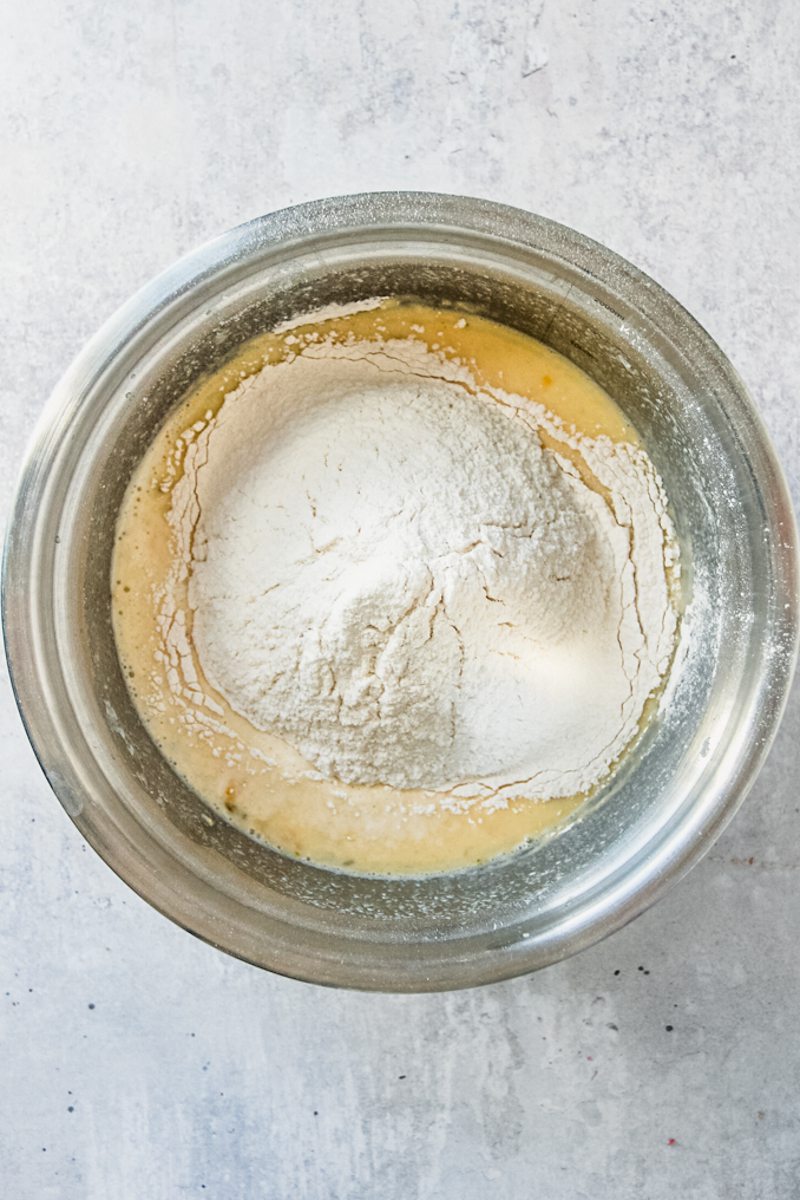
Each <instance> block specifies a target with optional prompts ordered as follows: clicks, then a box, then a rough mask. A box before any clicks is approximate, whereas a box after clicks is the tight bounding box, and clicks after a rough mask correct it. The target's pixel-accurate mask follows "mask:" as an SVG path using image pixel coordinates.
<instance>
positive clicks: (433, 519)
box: [167, 341, 676, 805]
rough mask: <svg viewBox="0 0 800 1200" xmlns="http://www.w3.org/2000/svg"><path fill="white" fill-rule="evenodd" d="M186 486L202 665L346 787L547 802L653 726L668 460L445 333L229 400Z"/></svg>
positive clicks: (604, 766)
mask: <svg viewBox="0 0 800 1200" xmlns="http://www.w3.org/2000/svg"><path fill="white" fill-rule="evenodd" d="M537 429H540V430H543V431H546V432H548V433H550V434H551V435H555V436H557V437H558V438H559V439H560V440H561V441H562V442H563V443H564V444H565V445H566V446H567V448H568V452H571V458H572V459H573V460H574V459H575V458H576V456H577V455H576V452H577V454H579V456H580V458H581V459H582V460H583V474H584V475H586V476H587V477H588V478H591V479H593V480H594V481H596V484H597V485H599V490H598V491H596V490H593V489H592V488H590V487H589V486H588V485H587V483H585V482H584V480H583V478H582V476H581V474H580V473H579V472H578V470H577V469H576V467H575V465H574V462H573V461H570V459H569V458H567V457H562V456H561V455H556V454H555V453H554V452H553V451H551V450H545V449H543V448H542V445H541V442H540V439H539V436H538V433H537ZM184 472H185V473H184V475H183V477H182V479H181V480H180V482H179V483H178V485H177V486H176V487H175V488H174V491H173V503H172V522H173V526H174V528H175V529H176V532H177V534H178V538H179V545H180V547H181V553H182V556H183V559H184V564H185V569H186V570H187V571H188V572H189V573H190V579H189V603H190V607H191V610H192V613H191V614H190V617H189V621H190V622H191V633H192V637H193V640H194V643H195V647H196V649H197V653H198V656H199V660H200V663H201V664H202V668H203V671H204V673H205V675H206V676H207V678H208V680H209V682H210V683H211V684H212V685H213V686H214V687H215V688H217V689H218V691H219V692H220V693H222V695H223V696H224V697H225V698H226V700H227V701H228V703H229V704H230V706H231V707H232V708H233V709H235V710H236V711H237V712H238V713H240V714H241V715H243V716H245V717H246V718H247V719H248V720H249V721H250V722H251V723H252V724H253V725H254V726H256V727H257V728H259V729H262V730H269V731H271V732H273V733H275V734H278V735H279V736H280V737H281V738H283V739H284V740H285V741H287V742H288V743H290V744H291V745H292V746H293V747H294V748H295V749H296V750H297V751H299V752H300V754H302V755H303V757H304V758H305V759H306V760H307V761H308V763H309V764H312V765H313V767H314V768H316V769H317V770H318V771H319V772H321V773H322V774H323V775H325V776H327V777H330V778H333V779H338V780H341V781H344V782H346V783H351V784H359V783H364V784H367V783H368V784H372V783H385V784H389V785H392V786H394V787H398V788H424V789H428V790H432V791H439V792H442V793H445V792H446V793H449V795H448V796H445V795H442V796H441V797H440V799H439V801H438V802H439V803H442V804H453V805H458V804H463V803H464V801H465V799H468V798H470V797H477V796H480V797H483V798H484V802H485V803H486V802H489V803H496V804H498V805H502V804H505V803H506V800H507V798H508V797H510V796H528V797H532V798H540V799H547V798H552V797H555V796H569V795H573V794H576V793H580V792H584V791H586V790H588V789H589V788H590V787H592V785H593V784H595V783H596V782H597V781H598V780H599V779H600V778H601V777H602V776H603V775H604V774H605V772H606V771H607V770H608V768H609V766H610V764H611V763H612V762H613V761H614V759H615V758H616V757H618V755H619V754H620V753H621V752H622V751H623V750H624V748H625V747H626V745H627V744H628V743H629V742H630V740H631V738H632V737H633V736H634V734H635V733H636V730H637V728H638V724H639V721H640V719H641V717H642V713H643V709H644V705H645V703H646V700H647V698H648V696H649V695H650V693H651V692H652V691H653V689H654V688H656V687H657V686H658V684H659V683H660V681H661V678H662V675H663V674H664V672H665V671H666V669H667V666H668V663H669V658H670V654H671V651H672V648H673V643H674V637H675V623H676V622H675V615H674V612H673V608H672V605H671V603H670V597H669V589H668V583H667V575H666V570H665V566H666V565H667V564H668V563H669V562H670V556H671V555H672V553H673V550H672V546H673V543H672V539H671V534H670V529H669V524H668V521H667V517H666V514H665V500H664V496H663V492H662V490H661V486H660V483H659V481H658V479H657V477H656V475H655V473H654V471H653V468H652V464H651V463H650V461H649V459H648V458H647V456H646V455H645V454H644V453H643V452H641V451H639V450H635V449H633V448H632V447H630V446H624V445H622V446H620V445H616V444H613V443H611V442H610V441H608V440H606V439H597V440H596V441H590V440H588V439H581V438H576V437H571V438H567V435H566V433H565V432H564V431H563V430H562V429H561V428H560V426H559V425H558V423H557V422H556V421H555V420H554V418H552V417H551V416H550V415H549V414H547V413H546V412H545V410H543V409H540V408H538V407H537V406H535V405H533V404H531V403H530V402H529V401H526V400H523V399H521V398H519V397H512V396H507V395H505V394H503V393H491V394H490V393H489V392H487V391H486V390H484V391H481V390H480V389H478V387H477V385H476V384H475V383H474V380H472V379H471V377H470V376H469V374H468V373H467V372H466V370H465V369H463V368H461V367H459V366H457V365H454V364H453V363H452V362H447V361H446V360H445V359H443V358H440V357H439V356H438V355H435V354H432V353H430V352H428V351H427V350H426V349H425V348H424V347H423V346H422V345H421V344H417V343H414V342H408V341H392V342H388V343H386V345H385V347H384V348H383V349H376V346H375V344H374V343H357V344H354V345H348V346H346V347H342V346H332V345H328V344H320V345H317V346H314V347H310V348H308V349H307V350H306V351H305V352H304V353H303V354H302V355H301V356H299V357H297V358H295V359H294V360H293V361H291V362H287V363H283V364H280V365H277V366H271V367H268V368H266V369H265V370H264V371H262V372H261V374H260V375H258V376H256V377H255V378H254V379H250V380H247V381H246V382H245V383H244V384H242V385H241V387H240V388H238V389H237V391H236V392H234V393H232V394H231V395H229V396H228V397H227V398H226V400H225V402H224V404H223V406H222V408H221V409H220V412H219V414H218V415H217V417H216V418H214V419H212V420H210V421H209V422H208V423H207V424H206V425H205V426H204V427H203V428H199V429H198V430H196V437H195V438H194V440H192V441H191V444H190V446H189V450H188V451H187V454H186V457H185V462H184ZM593 486H594V485H593ZM167 603H169V600H167ZM170 619H171V620H172V624H173V628H174V633H175V636H176V637H178V638H179V640H180V641H181V643H182V644H183V645H185V653H184V650H180V655H181V659H182V660H184V661H187V662H188V660H189V654H188V651H189V646H188V641H187V638H186V620H187V619H186V618H184V617H183V616H182V614H180V613H177V614H173V616H172V617H171V618H170ZM172 640H173V641H174V638H173V639H172ZM198 687H199V684H198Z"/></svg>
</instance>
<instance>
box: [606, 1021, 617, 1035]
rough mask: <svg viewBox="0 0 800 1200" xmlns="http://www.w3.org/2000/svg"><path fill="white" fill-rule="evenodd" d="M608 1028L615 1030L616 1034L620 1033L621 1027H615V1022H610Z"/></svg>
mask: <svg viewBox="0 0 800 1200" xmlns="http://www.w3.org/2000/svg"><path fill="white" fill-rule="evenodd" d="M608 1028H609V1029H613V1030H614V1033H619V1025H615V1024H614V1022H613V1021H609V1022H608Z"/></svg>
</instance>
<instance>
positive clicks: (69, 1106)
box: [67, 1104, 75, 1112]
mask: <svg viewBox="0 0 800 1200" xmlns="http://www.w3.org/2000/svg"><path fill="white" fill-rule="evenodd" d="M67 1112H75V1105H74V1104H68V1105H67Z"/></svg>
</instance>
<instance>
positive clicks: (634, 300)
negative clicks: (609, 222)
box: [3, 193, 798, 991]
mask: <svg viewBox="0 0 800 1200" xmlns="http://www.w3.org/2000/svg"><path fill="white" fill-rule="evenodd" d="M387 294H392V295H399V296H416V297H419V298H421V299H423V300H425V301H428V302H432V303H434V304H436V303H449V304H453V303H454V304H457V305H467V306H469V307H472V308H477V309H478V310H479V311H481V312H482V313H484V314H486V315H488V316H490V317H493V318H495V319H496V320H499V321H502V322H506V323H507V324H509V325H511V326H514V327H516V328H518V329H521V330H524V331H525V332H527V333H531V334H533V335H534V336H535V337H537V338H540V339H541V340H542V341H544V342H546V343H547V344H548V345H550V346H553V347H554V348H555V349H556V350H558V351H560V352H561V353H562V354H564V355H566V356H567V358H569V359H571V360H572V361H573V362H575V363H577V365H578V366H580V367H582V368H583V370H584V371H587V372H588V374H589V375H590V376H592V377H593V378H594V379H595V380H597V382H598V383H600V384H601V385H602V386H603V387H605V388H606V389H607V390H608V391H609V392H610V393H611V395H612V396H614V397H615V398H616V399H617V401H618V402H619V403H620V404H621V406H622V407H623V408H624V409H625V410H626V412H627V413H629V414H630V417H631V419H632V420H633V422H634V423H635V425H636V426H637V427H638V429H639V430H640V432H641V433H642V435H643V437H644V439H645V441H646V444H647V447H648V449H649V451H650V454H651V456H652V458H653V459H654V461H655V463H656V466H657V468H658V469H659V471H660V472H661V475H662V477H663V479H664V482H665V485H666V488H667V492H668V494H669V496H670V498H671V501H672V505H673V509H674V517H675V521H676V524H677V528H678V532H679V536H680V538H681V541H682V545H683V551H684V563H685V567H686V568H687V570H686V581H687V585H688V592H689V605H688V609H687V615H686V618H685V621H684V625H683V632H682V637H681V646H680V651H679V655H678V660H677V662H676V665H675V668H674V670H673V674H672V678H671V681H670V684H669V686H668V690H667V695H666V698H665V702H664V704H663V705H662V707H661V711H660V712H659V714H658V716H657V717H656V719H655V720H654V721H653V722H652V724H651V726H650V727H649V728H648V730H647V733H646V735H645V737H644V738H643V739H642V741H641V743H640V745H639V746H638V748H637V750H636V751H635V752H634V754H632V755H631V756H629V757H628V759H627V760H626V761H625V762H624V765H623V767H622V768H621V769H620V770H619V771H618V772H617V774H616V775H615V776H614V778H613V779H612V780H611V781H610V783H609V785H608V786H607V787H605V788H604V789H603V791H602V792H601V794H600V795H599V796H598V797H597V799H596V800H595V802H594V803H592V804H591V805H590V806H588V808H587V810H586V811H585V812H584V813H583V814H582V815H581V817H580V819H578V820H577V821H576V822H575V823H574V824H572V825H571V826H570V827H568V828H566V829H564V830H563V831H561V832H559V833H558V834H557V835H555V836H552V837H550V838H549V839H545V840H542V841H540V842H538V843H535V844H533V845H531V846H530V847H528V848H526V849H525V850H523V851H520V852H518V853H517V854H516V855H512V856H510V857H508V858H506V859H502V860H498V861H495V862H493V863H490V864H489V865H486V866H483V867H480V868H476V869H474V870H470V871H465V872H461V873H453V874H449V875H439V876H435V877H428V878H420V879H414V880H409V879H376V878H363V877H362V878H359V877H354V876H348V875H345V874H341V873H336V872H333V871H329V870H323V869H320V868H318V867H315V866H312V865H310V864H308V863H303V862H296V861H292V860H290V859H288V858H286V857H283V856H282V855H280V854H278V853H275V852H273V851H271V850H269V849H267V848H266V847H264V846H262V845H260V844H257V843H256V842H255V841H253V840H251V839H249V838H247V837H246V836H244V835H243V834H241V833H240V832H238V831H237V830H236V829H234V828H233V827H231V826H229V825H228V824H227V823H225V822H223V821H221V820H213V821H210V819H209V815H208V810H207V809H206V808H205V807H204V805H203V804H202V803H201V802H200V801H199V800H198V799H197V797H196V796H195V795H194V794H193V793H192V792H191V791H190V790H189V789H188V788H187V787H186V786H185V785H184V784H183V782H182V781H181V780H180V779H179V778H178V777H177V776H176V775H175V774H174V772H173V771H172V769H171V768H170V766H169V765H168V763H167V762H166V761H165V759H164V758H163V757H162V755H161V754H160V753H159V752H158V750H157V749H156V748H155V746H154V745H153V743H152V742H151V741H150V738H149V737H148V735H147V733H146V732H145V730H144V728H143V726H142V724H141V722H140V720H139V717H138V716H137V713H136V711H135V709H134V707H133V705H132V703H131V700H130V698H129V695H128V692H127V690H126V687H125V683H124V681H123V678H122V675H121V672H120V668H119V665H118V662H117V656H116V652H115V647H114V639H113V635H112V629H111V614H110V596H109V563H110V556H111V550H112V535H113V530H114V522H115V518H116V514H117V511H118V508H119V504H120V501H121V498H122V495H123V492H124V490H125V486H126V483H127V481H128V479H129V477H130V474H131V472H132V470H133V468H134V466H135V465H136V462H137V460H138V459H139V457H140V455H141V454H142V451H143V450H144V448H145V446H146V445H147V444H148V442H149V441H150V439H151V438H152V437H153V434H154V432H155V430H156V429H157V428H158V426H159V424H160V423H161V421H162V420H163V419H164V416H165V414H166V413H167V412H168V411H169V410H170V409H171V408H172V407H173V406H174V405H175V404H176V403H177V402H178V400H179V399H180V398H181V397H182V396H183V395H184V393H185V392H186V390H187V388H190V387H191V386H192V385H193V384H194V382H195V381H196V380H197V379H198V378H199V377H200V376H202V375H203V374H204V373H206V372H208V371H211V370H214V369H216V368H217V367H218V366H219V365H220V364H221V362H223V361H224V360H225V359H226V358H228V357H229V356H231V355H232V354H233V353H234V352H235V351H236V348H237V347H238V346H239V345H240V344H241V342H243V341H244V340H245V339H247V338H249V337H250V336H252V335H253V334H255V333H257V332H260V331H262V330H264V329H265V328H266V327H269V326H271V325H273V324H274V323H275V322H277V321H279V320H283V319H284V318H287V317H290V316H292V315H293V314H295V313H297V312H298V311H302V310H307V309H311V308H315V307H318V306H321V305H325V304H329V303H332V302H345V303H346V302H349V301H353V300H357V299H361V298H364V297H369V296H374V295H387ZM796 572H797V549H796V531H795V524H794V518H793V515H792V510H791V507H790V502H789V499H788V496H787V492H786V488H785V485H784V481H783V478H782V476H781V472H780V469H779V467H778V465H777V463H776V460H775V457H774V454H773V451H772V449H771V446H770V444H769V441H768V439H767V436H766V434H765V432H764V429H763V427H762V425H761V422H760V421H759V418H758V416H757V414H756V413H755V411H754V409H753V406H752V404H751V403H750V401H749V399H748V397H747V395H746V393H745V390H744V388H743V386H742V384H741V382H740V381H739V379H738V378H737V376H736V374H735V373H734V371H733V369H732V368H731V366H730V364H729V363H728V361H727V359H726V358H725V356H724V355H723V354H722V352H721V351H720V350H719V348H718V347H717V346H716V345H715V343H714V342H713V341H712V340H711V338H710V337H709V336H708V335H707V334H706V333H705V332H704V331H703V330H702V329H701V328H700V327H699V326H698V325H697V324H696V322H695V321H694V320H692V318H691V317H690V316H689V315H688V314H687V313H686V312H685V311H684V310H683V309H682V308H681V307H680V305H678V304H677V303H676V302H675V301H674V300H673V299H672V298H671V297H670V296H668V295H667V294H666V293H665V292H664V291H662V290H661V288H659V287H658V286H657V285H656V284H655V283H653V281H652V280H650V279H648V278H647V277H646V276H644V275H642V274H641V273H640V272H639V271H637V270H636V269H635V268H634V267H632V266H631V265H630V264H629V263H627V262H625V261H624V260H622V259H620V258H618V257H617V256H616V255H614V254H612V253H611V252H610V251H608V250H606V249H604V248H603V247H602V246H599V245H597V244H596V243H594V242H591V241H589V240H588V239H587V238H585V237H582V236H581V235H580V234H578V233H575V232H574V231H572V230H570V229H566V228H564V227H562V226H559V225H556V224H554V223H552V222H550V221H546V220H544V219H543V218H541V217H536V216H531V215H529V214H527V213H523V212H519V211H516V210H514V209H510V208H504V207H502V206H500V205H497V204H491V203H488V202H486V201H479V200H469V199H464V198H461V197H453V196H438V195H430V194H420V193H399V194H398V193H381V194H375V195H363V196H347V197H342V198H338V199H333V200H324V201H320V202H318V203H314V204H306V205H301V206H300V207H298V208H292V209H287V210H284V211H283V212H278V213H275V214H273V215H271V216H266V217H261V218H259V219H257V220H255V221H252V222H250V223H249V224H247V225H244V226H242V227H240V228H238V229H234V230H232V231H231V232H230V233H226V234H224V235H223V236H222V237H221V238H218V239H217V240H216V241H214V242H212V243H210V244H209V245H207V246H204V247H202V248H201V249H199V250H197V251H196V252H195V253H193V254H190V255H189V256H188V257H187V258H185V259H183V260H182V261H181V262H179V263H178V264H177V265H176V266H174V267H172V268H171V269H170V270H168V271H167V272H165V273H164V274H163V275H161V276H160V277H159V278H158V279H156V280H155V281H154V282H153V283H151V284H149V285H148V286H147V287H145V288H144V289H143V290H142V291H141V292H139V293H138V295H136V296H135V297H134V298H133V299H132V300H131V301H130V302H129V303H128V304H126V305H125V306H124V308H122V309H121V310H120V311H119V312H118V313H117V314H116V315H115V316H114V317H112V318H111V320H110V321H109V322H108V323H107V324H106V325H105V326H104V327H103V328H102V329H101V330H100V332H99V333H98V334H97V335H96V336H95V337H94V338H93V339H92V341H91V342H90V343H89V344H88V345H87V347H86V348H85V350H84V351H83V352H82V353H81V354H80V355H79V357H78V359H77V360H76V362H75V363H74V364H73V365H72V367H71V368H70V369H69V370H68V371H67V373H66V375H65V376H64V378H63V379H62V381H61V383H60V384H59V385H58V387H57V388H56V390H55V393H54V394H53V396H52V398H51V400H50V402H49V404H48V405H47V408H46V410H45V412H44V415H43V417H42V420H41V422H40V424H39V426H38V429H37V431H36V434H35V436H34V438H33V442H32V445H31V448H30V450H29V453H28V458H27V461H26V463H25V466H24V469H23V472H22V477H21V480H20V484H19V490H18V493H17V497H16V503H15V506H14V510H13V516H12V520H11V525H10V529H9V534H8V539H7V544H6V561H5V573H4V597H3V605H4V608H3V620H4V629H5V637H6V644H7V651H8V657H9V661H10V665H11V671H12V676H13V681H14V686H15V688H16V693H17V699H18V702H19V707H20V710H21V712H22V715H23V719H24V721H25V724H26V726H27V729H28V733H29V735H30V738H31V741H32V742H33V745H34V747H35V749H36V752H37V754H38V756H39V759H40V761H41V763H42V766H43V768H44V770H45V772H46V774H47V777H48V779H49V780H50V783H51V785H52V787H53V789H54V791H55V792H56V794H57V796H58V797H59V799H60V800H61V803H62V804H63V805H64V807H65V808H66V810H67V812H68V813H69V814H70V816H71V817H72V819H73V821H74V822H75V824H76V825H77V826H78V828H79V829H80V831H81V833H82V834H83V836H84V837H85V838H86V840H87V841H88V842H90V843H91V845H93V846H94V848H95V849H96V850H97V851H98V853H99V854H100V855H102V857H103V858H104V859H105V860H106V862H107V863H109V865H110V866H111V867H113V869H114V870H115V871H116V872H117V873H118V874H119V875H120V876H121V877H122V878H123V879H125V880H126V881H127V882H128V883H129V884H130V885H131V886H132V887H133V888H135V889H136V891H137V892H139V894H140V895H141V896H143V897H144V898H145V899H146V900H148V901H149V902H150V903H151V904H153V905H155V907H156V908H158V909H160V911H161V912H163V913H165V914H166V915H167V916H169V917H171V918H172V919H173V920H174V921H177V922H178V923H179V924H181V925H183V926H184V927H185V928H187V929H190V930H191V931H192V932H194V933H196V934H199V935H200V936H201V937H203V938H205V939H207V940H208V941H209V942H211V943H213V944H214V945H216V946H218V947H220V948H221V949H223V950H226V951H228V952H229V953H231V954H235V955H238V956H239V957H241V958H244V959H248V960H249V961H251V962H253V963H257V964H258V965H259V966H263V967H268V968H270V969H271V970H273V971H279V972H282V973H284V974H287V975H292V976H296V977H298V978H302V979H307V980H313V981H316V982H319V983H327V984H338V985H343V986H350V987H362V988H376V989H386V990H394V991H417V990H428V989H437V988H453V987H461V986H466V985H470V984H477V983H484V982H487V981H490V980H496V979H502V978H504V977H507V976H511V975H518V974H521V973H523V972H526V971H531V970H533V969H535V968H537V967H542V966H545V965H546V964H547V963H551V962H553V961H555V960H556V959H559V958H562V957H564V956H565V955H568V954H571V953H573V952H574V951H576V950H579V949H581V947H583V946H587V945H589V944H590V943H592V942H595V941H597V940H598V939H599V938H601V937H603V936H605V935H606V934H608V933H610V932H611V931H612V930H614V929H617V928H618V927H619V926H621V925H623V924H624V923H625V922H626V921H629V920H630V919H631V918H632V917H634V916H636V915H637V914H638V913H640V912H641V911H642V910H643V909H644V908H646V907H647V906H648V905H649V904H651V903H652V902H653V901H654V900H655V899H656V898H657V897H658V896H660V895H662V894H663V893H664V891H665V890H666V889H667V888H668V887H669V886H670V884H672V883H674V882H675V880H676V879H678V878H679V877H680V876H681V875H683V874H684V872H685V871H687V870H688V869H689V867H691V866H692V864H693V863H695V862H697V860H698V859H699V858H700V857H701V855H702V854H703V853H704V852H705V851H706V850H707V849H708V847H709V846H710V844H711V842H712V841H713V839H714V838H715V837H716V836H717V835H718V833H719V832H720V831H721V829H722V828H723V826H724V825H725V823H726V822H727V821H728V820H729V819H730V817H731V816H732V815H733V813H734V812H735V810H736V809H737V808H738V806H739V804H740V803H741V801H742V799H743V798H744V796H745V793H746V792H747V790H748V788H749V786H750V784H751V783H752V781H753V778H754V776H755V774H756V772H757V770H758V768H759V766H760V765H761V762H762V761H763V758H764V756H765V754H766V752H767V749H768V747H769V744H770V742H771V740H772V737H773V735H774V733H775V730H776V726H777V724H778V721H779V718H780V715H781V711H782V709H783V705H784V700H785V697H786V693H787V689H788V686H789V682H790V679H791V675H792V671H793V668H794V661H795V656H796V645H797V627H798V626H797V619H798V609H797V575H796Z"/></svg>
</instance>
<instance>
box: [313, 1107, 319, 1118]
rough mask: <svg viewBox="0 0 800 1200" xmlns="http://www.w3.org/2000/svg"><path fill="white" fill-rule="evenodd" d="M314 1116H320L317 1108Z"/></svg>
mask: <svg viewBox="0 0 800 1200" xmlns="http://www.w3.org/2000/svg"><path fill="white" fill-rule="evenodd" d="M314 1116H315V1117H318V1116H319V1113H318V1112H317V1110H316V1109H314Z"/></svg>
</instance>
